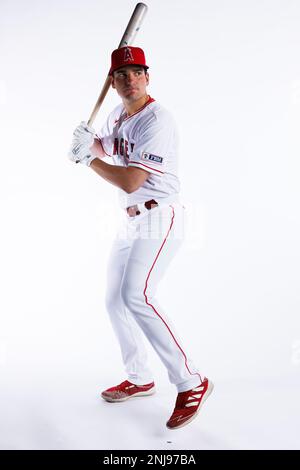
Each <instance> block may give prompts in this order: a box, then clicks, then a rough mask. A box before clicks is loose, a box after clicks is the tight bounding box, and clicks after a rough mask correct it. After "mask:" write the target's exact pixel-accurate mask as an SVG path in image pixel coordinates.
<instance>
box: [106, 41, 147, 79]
mask: <svg viewBox="0 0 300 470" xmlns="http://www.w3.org/2000/svg"><path fill="white" fill-rule="evenodd" d="M125 65H141V66H142V67H145V68H147V69H148V68H149V67H148V65H146V59H145V54H144V51H143V49H141V48H140V47H133V46H125V47H120V49H115V50H114V51H113V52H112V54H111V67H110V71H109V75H112V74H113V72H114V71H115V70H117V69H119V68H120V67H124V66H125Z"/></svg>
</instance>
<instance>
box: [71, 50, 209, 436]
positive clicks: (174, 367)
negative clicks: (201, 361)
mask: <svg viewBox="0 0 300 470" xmlns="http://www.w3.org/2000/svg"><path fill="white" fill-rule="evenodd" d="M109 73H110V75H111V84H112V87H113V88H114V89H116V91H117V93H118V94H119V96H120V97H121V99H122V104H120V105H119V106H117V107H116V108H115V109H114V110H113V111H112V113H111V114H110V115H109V116H108V119H107V121H106V123H105V125H104V126H103V128H102V129H101V130H100V132H98V133H97V134H96V133H95V131H94V130H93V129H92V128H91V127H89V126H88V125H87V124H86V123H85V122H82V123H81V124H80V125H79V126H78V127H77V128H76V129H75V131H74V134H73V141H72V146H71V149H70V152H69V158H70V159H71V160H72V161H74V162H80V163H83V164H85V165H87V166H90V167H91V168H92V169H93V170H94V171H95V172H96V173H97V174H98V175H99V176H101V177H102V178H103V179H105V180H106V181H108V182H109V183H111V184H113V185H115V186H117V187H118V188H119V196H120V205H121V207H122V209H123V212H124V220H123V224H121V227H120V231H119V233H118V235H117V236H116V239H115V241H114V243H113V246H112V250H111V254H110V260H109V265H108V273H107V276H108V277H107V279H108V281H107V285H108V287H107V295H106V306H107V310H108V312H109V315H110V319H111V322H112V326H113V329H114V331H115V333H116V336H117V338H118V340H119V343H120V348H121V353H122V357H123V361H124V365H125V369H126V372H127V380H125V381H124V382H122V383H121V384H119V385H117V386H114V387H111V388H108V389H107V390H105V391H103V392H102V394H101V396H102V398H104V400H107V401H109V402H120V401H125V400H127V399H129V398H131V397H137V396H146V395H152V394H153V393H154V392H155V385H154V380H153V374H152V372H151V370H150V368H149V366H148V363H147V357H146V350H145V347H144V344H143V337H142V335H141V330H142V331H143V333H144V334H145V336H146V337H147V338H148V340H149V341H150V343H151V344H152V346H153V348H154V349H155V351H156V352H157V354H158V355H159V357H160V358H161V360H162V362H163V363H164V365H165V366H166V368H167V371H168V375H169V379H170V382H171V383H173V384H174V385H175V386H176V387H177V391H178V396H177V400H176V404H175V409H174V411H173V413H172V415H171V417H170V418H169V420H168V422H167V427H168V428H170V429H175V428H179V427H182V426H184V425H186V424H188V423H189V422H190V421H192V419H194V418H195V416H196V415H197V413H198V411H199V410H200V407H201V406H202V404H203V402H204V401H205V400H206V398H207V397H208V396H209V394H210V393H211V391H212V389H213V384H212V382H211V381H210V380H208V379H207V378H206V377H204V376H203V375H202V374H200V373H199V371H198V370H197V369H196V367H195V366H194V365H193V363H192V361H191V360H190V359H189V357H188V356H187V354H186V352H185V348H184V346H183V344H182V342H181V340H180V338H179V336H178V334H177V332H176V331H175V328H174V327H173V325H172V323H171V321H170V319H169V318H168V317H167V315H166V314H165V312H164V311H163V308H162V307H161V305H160V304H159V303H158V301H157V299H156V296H155V294H156V289H157V286H158V284H159V281H160V280H161V279H162V277H163V275H164V274H165V272H166V269H167V268H168V266H169V264H170V262H171V261H172V259H173V258H174V256H175V255H176V253H177V251H178V249H179V247H180V245H181V243H182V238H183V237H182V233H183V221H184V211H185V209H184V207H183V206H182V204H181V202H180V200H179V196H178V194H179V189H180V185H179V180H178V176H177V159H178V153H177V147H178V140H177V133H176V126H175V123H174V121H173V119H172V117H171V115H170V114H169V112H168V111H166V110H165V109H164V108H163V107H162V106H161V105H160V104H158V103H157V102H156V101H155V100H154V99H153V98H151V97H150V96H149V95H148V94H147V91H146V87H147V85H148V84H149V74H148V66H147V65H146V60H145V55H144V52H143V50H142V49H140V48H138V47H123V48H120V49H116V50H114V51H113V53H112V56H111V68H110V72H109ZM104 157H111V161H112V164H111V163H106V162H105V161H103V158H104ZM108 161H109V160H108ZM184 314H188V312H184ZM190 321H191V325H192V324H193V319H192V318H191V319H190Z"/></svg>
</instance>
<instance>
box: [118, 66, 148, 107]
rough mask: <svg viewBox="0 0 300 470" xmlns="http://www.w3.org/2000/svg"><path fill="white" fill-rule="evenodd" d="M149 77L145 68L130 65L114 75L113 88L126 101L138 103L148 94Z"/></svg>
mask: <svg viewBox="0 0 300 470" xmlns="http://www.w3.org/2000/svg"><path fill="white" fill-rule="evenodd" d="M148 83H149V75H148V73H145V70H144V69H143V67H139V66H135V65H128V66H126V67H122V68H120V69H118V70H116V71H115V72H114V74H113V79H112V87H113V88H115V89H116V90H117V92H118V94H119V96H121V98H123V99H125V100H126V101H131V102H132V101H137V100H139V99H140V98H142V97H143V96H144V95H145V94H146V87H147V85H148Z"/></svg>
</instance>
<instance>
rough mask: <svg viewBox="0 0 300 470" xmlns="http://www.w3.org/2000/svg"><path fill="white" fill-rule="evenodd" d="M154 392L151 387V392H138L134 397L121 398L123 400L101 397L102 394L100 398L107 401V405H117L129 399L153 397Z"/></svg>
mask: <svg viewBox="0 0 300 470" xmlns="http://www.w3.org/2000/svg"><path fill="white" fill-rule="evenodd" d="M155 392H156V390H155V387H153V388H151V390H147V391H146V392H138V393H135V394H134V395H129V396H128V397H123V398H112V397H109V396H105V395H103V393H101V397H102V398H103V400H105V401H108V402H109V403H118V402H122V401H127V400H129V399H130V398H135V397H147V396H150V395H154V393H155Z"/></svg>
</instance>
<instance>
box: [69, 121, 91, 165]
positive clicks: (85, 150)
mask: <svg viewBox="0 0 300 470" xmlns="http://www.w3.org/2000/svg"><path fill="white" fill-rule="evenodd" d="M94 136H95V131H94V129H93V128H92V127H89V126H88V125H87V123H86V122H84V121H82V122H81V124H80V125H79V126H77V127H76V129H75V131H74V132H73V140H72V144H71V147H70V150H69V152H68V157H69V159H70V160H71V161H72V162H75V163H82V164H84V165H87V166H90V164H91V162H92V161H93V160H94V159H95V158H96V156H93V155H92V153H91V147H92V145H93V144H94Z"/></svg>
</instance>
